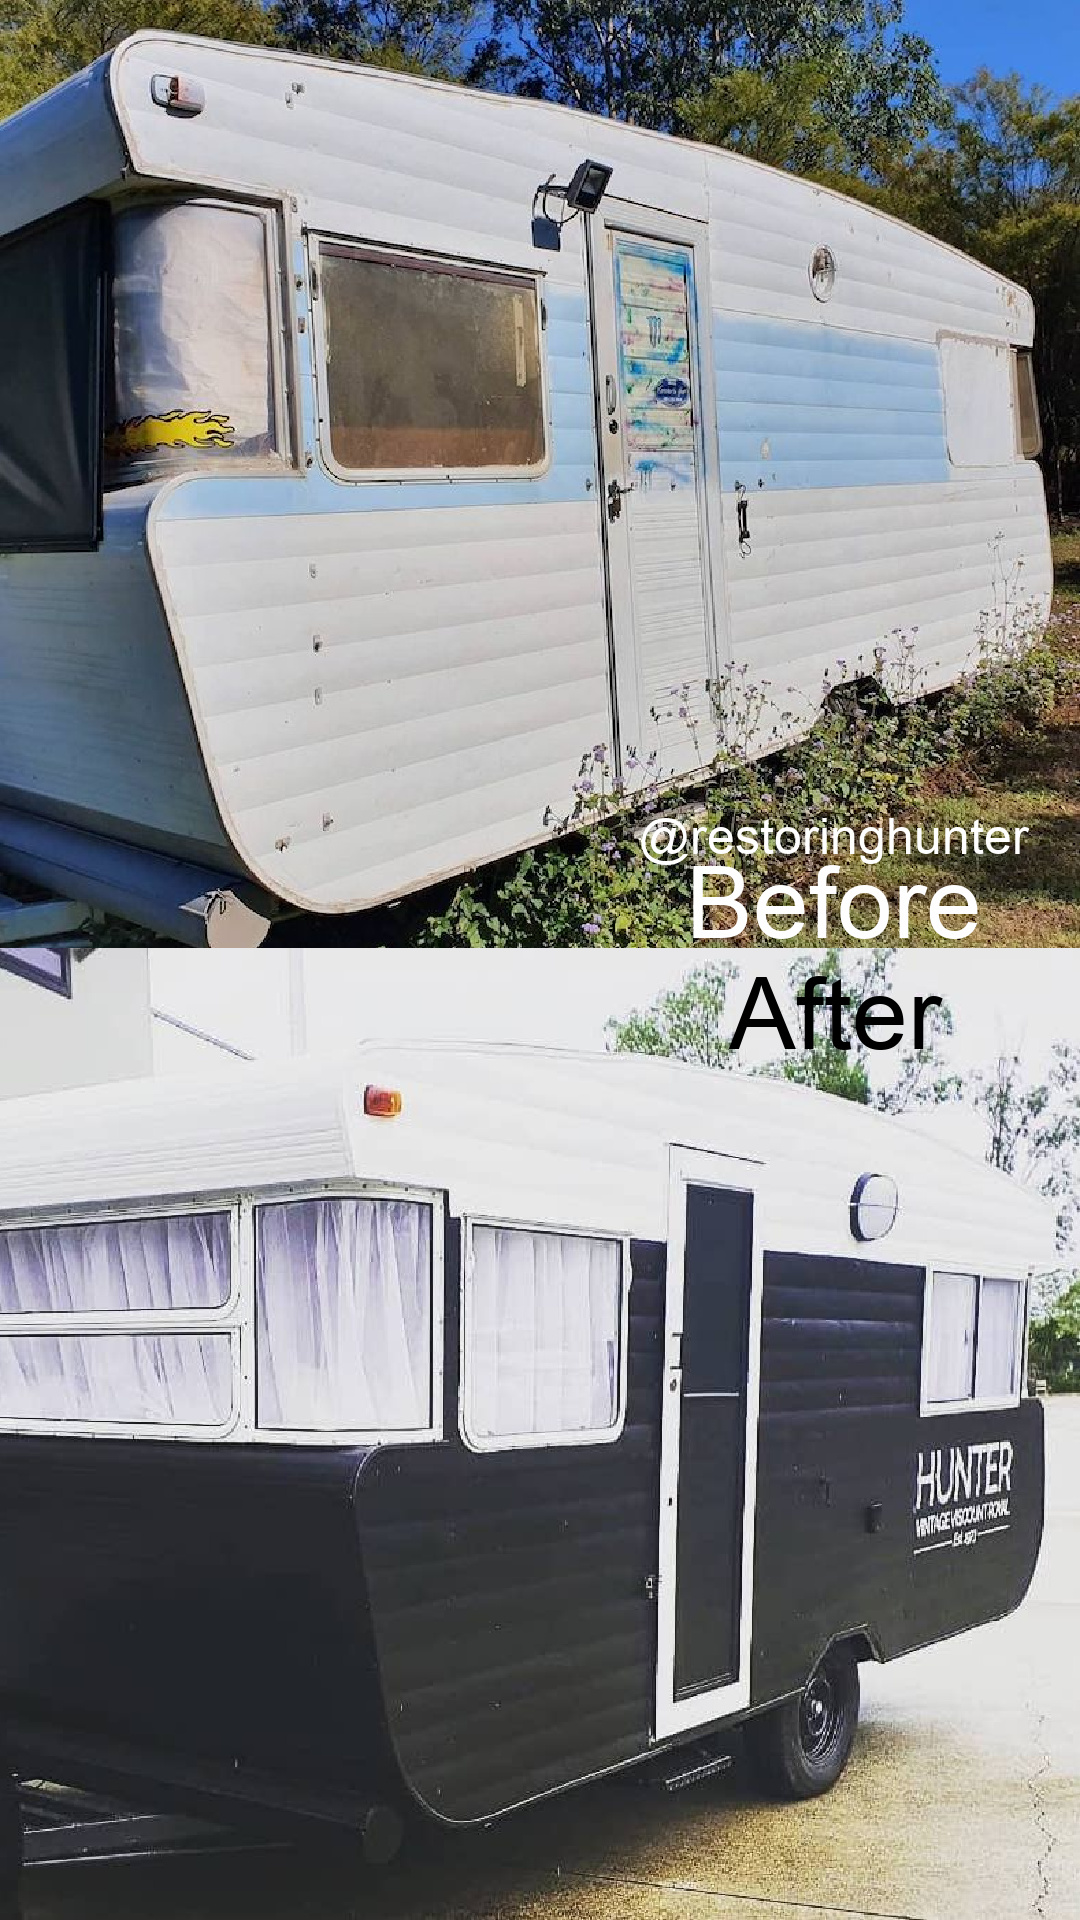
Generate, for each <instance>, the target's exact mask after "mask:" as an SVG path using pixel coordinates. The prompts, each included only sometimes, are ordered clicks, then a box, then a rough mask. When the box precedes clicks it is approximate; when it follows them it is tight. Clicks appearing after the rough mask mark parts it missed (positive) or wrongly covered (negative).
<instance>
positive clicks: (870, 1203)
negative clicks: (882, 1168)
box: [851, 1173, 900, 1240]
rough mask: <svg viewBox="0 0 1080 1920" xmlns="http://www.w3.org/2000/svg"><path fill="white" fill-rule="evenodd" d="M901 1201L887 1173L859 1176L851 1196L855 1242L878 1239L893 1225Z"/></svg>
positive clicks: (861, 1174)
mask: <svg viewBox="0 0 1080 1920" xmlns="http://www.w3.org/2000/svg"><path fill="white" fill-rule="evenodd" d="M899 1207H900V1200H899V1196H898V1194H897V1191H896V1181H895V1180H894V1179H893V1177H892V1175H891V1174H888V1173H860V1175H859V1177H858V1179H857V1180H856V1182H855V1186H854V1190H853V1192H852V1195H851V1231H852V1233H853V1234H854V1235H855V1238H856V1240H881V1239H883V1238H884V1236H885V1234H887V1233H888V1232H889V1229H890V1228H891V1227H893V1226H894V1225H895V1223H896V1215H897V1213H898V1211H899Z"/></svg>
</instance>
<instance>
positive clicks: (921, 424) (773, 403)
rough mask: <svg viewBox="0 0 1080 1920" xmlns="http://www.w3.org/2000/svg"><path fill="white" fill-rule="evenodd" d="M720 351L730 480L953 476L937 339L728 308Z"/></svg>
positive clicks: (864, 481)
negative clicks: (851, 329) (843, 328)
mask: <svg viewBox="0 0 1080 1920" xmlns="http://www.w3.org/2000/svg"><path fill="white" fill-rule="evenodd" d="M713 354H714V360H715V375H716V398H717V426H718V430H719V435H720V461H721V470H722V475H723V483H724V486H725V488H726V489H730V488H731V487H733V486H734V485H735V484H736V482H741V484H742V485H743V486H744V487H747V488H763V487H769V488H774V489H782V490H788V489H791V488H804V487H828V488H841V487H873V486H887V485H905V484H906V485H909V486H911V485H917V484H921V485H932V484H934V483H935V482H941V481H945V480H947V479H948V477H949V460H948V452H947V449H946V445H945V411H944V406H945V403H944V397H943V393H942V385H941V358H940V354H939V352H938V349H937V347H936V346H930V345H925V344H923V343H921V342H916V341H910V340H887V339H883V338H882V337H881V336H880V335H874V334H860V333H847V332H841V331H840V330H839V329H838V328H836V327H827V326H825V325H824V324H822V323H821V322H811V321H809V320H806V321H801V322H793V321H781V320H768V319H763V318H754V317H749V316H735V315H731V314H720V315H718V316H717V318H716V320H715V322H714V328H713Z"/></svg>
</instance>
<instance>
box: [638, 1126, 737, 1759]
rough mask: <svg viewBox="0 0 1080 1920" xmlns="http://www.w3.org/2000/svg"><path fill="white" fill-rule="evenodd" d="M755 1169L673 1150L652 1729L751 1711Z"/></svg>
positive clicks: (673, 1729) (680, 1726)
mask: <svg viewBox="0 0 1080 1920" xmlns="http://www.w3.org/2000/svg"><path fill="white" fill-rule="evenodd" d="M759 1174H760V1168H757V1167H755V1166H754V1165H753V1164H751V1163H749V1162H743V1161H737V1160H732V1159H728V1158H727V1157H726V1156H725V1155H722V1154H712V1153H701V1152H698V1151H696V1150H691V1149H688V1148H674V1149H672V1158H671V1180H670V1215H669V1224H668V1273H667V1301H666V1316H665V1340H666V1357H665V1367H664V1401H663V1417H662V1430H661V1463H660V1483H661V1484H660V1589H659V1633H658V1658H657V1688H656V1731H657V1735H658V1736H660V1737H662V1736H663V1735H665V1734H668V1733H674V1732H678V1731H681V1730H683V1729H686V1728H690V1727H695V1726H704V1725H706V1724H707V1723H708V1722H709V1721H711V1720H716V1719H719V1718H721V1717H722V1716H723V1715H724V1714H726V1713H729V1712H734V1711H736V1710H737V1709H738V1708H739V1707H741V1706H745V1705H747V1704H748V1702H749V1698H750V1602H751V1580H752V1572H751V1570H752V1567H753V1505H754V1483H755V1468H756V1447H755V1445H754V1443H753V1436H754V1434H755V1432H756V1421H757V1352H758V1344H759V1340H760V1272H761V1262H760V1257H759V1255H758V1252H757V1249H756V1239H755V1217H754V1216H755V1203H756V1197H757V1186H758V1176H759Z"/></svg>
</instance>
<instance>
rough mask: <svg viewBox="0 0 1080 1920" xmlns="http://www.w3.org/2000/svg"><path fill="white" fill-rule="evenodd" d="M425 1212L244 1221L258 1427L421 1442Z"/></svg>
mask: <svg viewBox="0 0 1080 1920" xmlns="http://www.w3.org/2000/svg"><path fill="white" fill-rule="evenodd" d="M432 1238H433V1236H432V1208H431V1206H430V1205H429V1204H426V1203H420V1202H417V1201H413V1200H399V1199H389V1198H387V1199H367V1198H360V1197H357V1196H354V1195H349V1196H342V1197H340V1198H337V1199H326V1200H322V1199H320V1200H289V1201H284V1202H282V1203H281V1204H276V1205H272V1206H261V1207H258V1208H256V1212H255V1260H256V1316H257V1317H256V1326H257V1377H258V1402H257V1407H258V1411H257V1422H258V1425H259V1426H260V1427H264V1428H273V1429H276V1430H289V1431H292V1432H302V1433H304V1432H306V1433H325V1432H328V1431H330V1430H334V1431H337V1432H341V1433H355V1434H384V1433H393V1434H395V1435H396V1436H400V1435H402V1434H406V1433H412V1434H416V1435H418V1436H419V1435H426V1434H430V1433H431V1432H432V1430H433V1427H434V1425H435V1417H436V1407H435V1365H434V1351H433V1331H432V1323H433V1313H432V1290H433V1258H432Z"/></svg>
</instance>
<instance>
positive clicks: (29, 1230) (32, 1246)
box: [0, 1213, 231, 1313]
mask: <svg viewBox="0 0 1080 1920" xmlns="http://www.w3.org/2000/svg"><path fill="white" fill-rule="evenodd" d="M230 1265H231V1241H230V1234H229V1215H228V1214H227V1213H182V1214H175V1215H171V1216H170V1217H169V1218H167V1219H141V1220H96V1221H93V1222H92V1223H84V1224H82V1225H72V1226H51V1227H16V1228H12V1229H9V1230H8V1231H7V1232H4V1233H0V1313H107V1312H111V1311H113V1310H115V1311H118V1312H127V1313H148V1312H154V1311H157V1310H159V1309H160V1310H161V1311H166V1312H167V1311H169V1310H170V1309H172V1308H176V1307H196V1308H198V1307H220V1306H223V1305H224V1303H225V1301H226V1300H227V1299H228V1297H229V1289H230V1286H231V1277H230Z"/></svg>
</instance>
